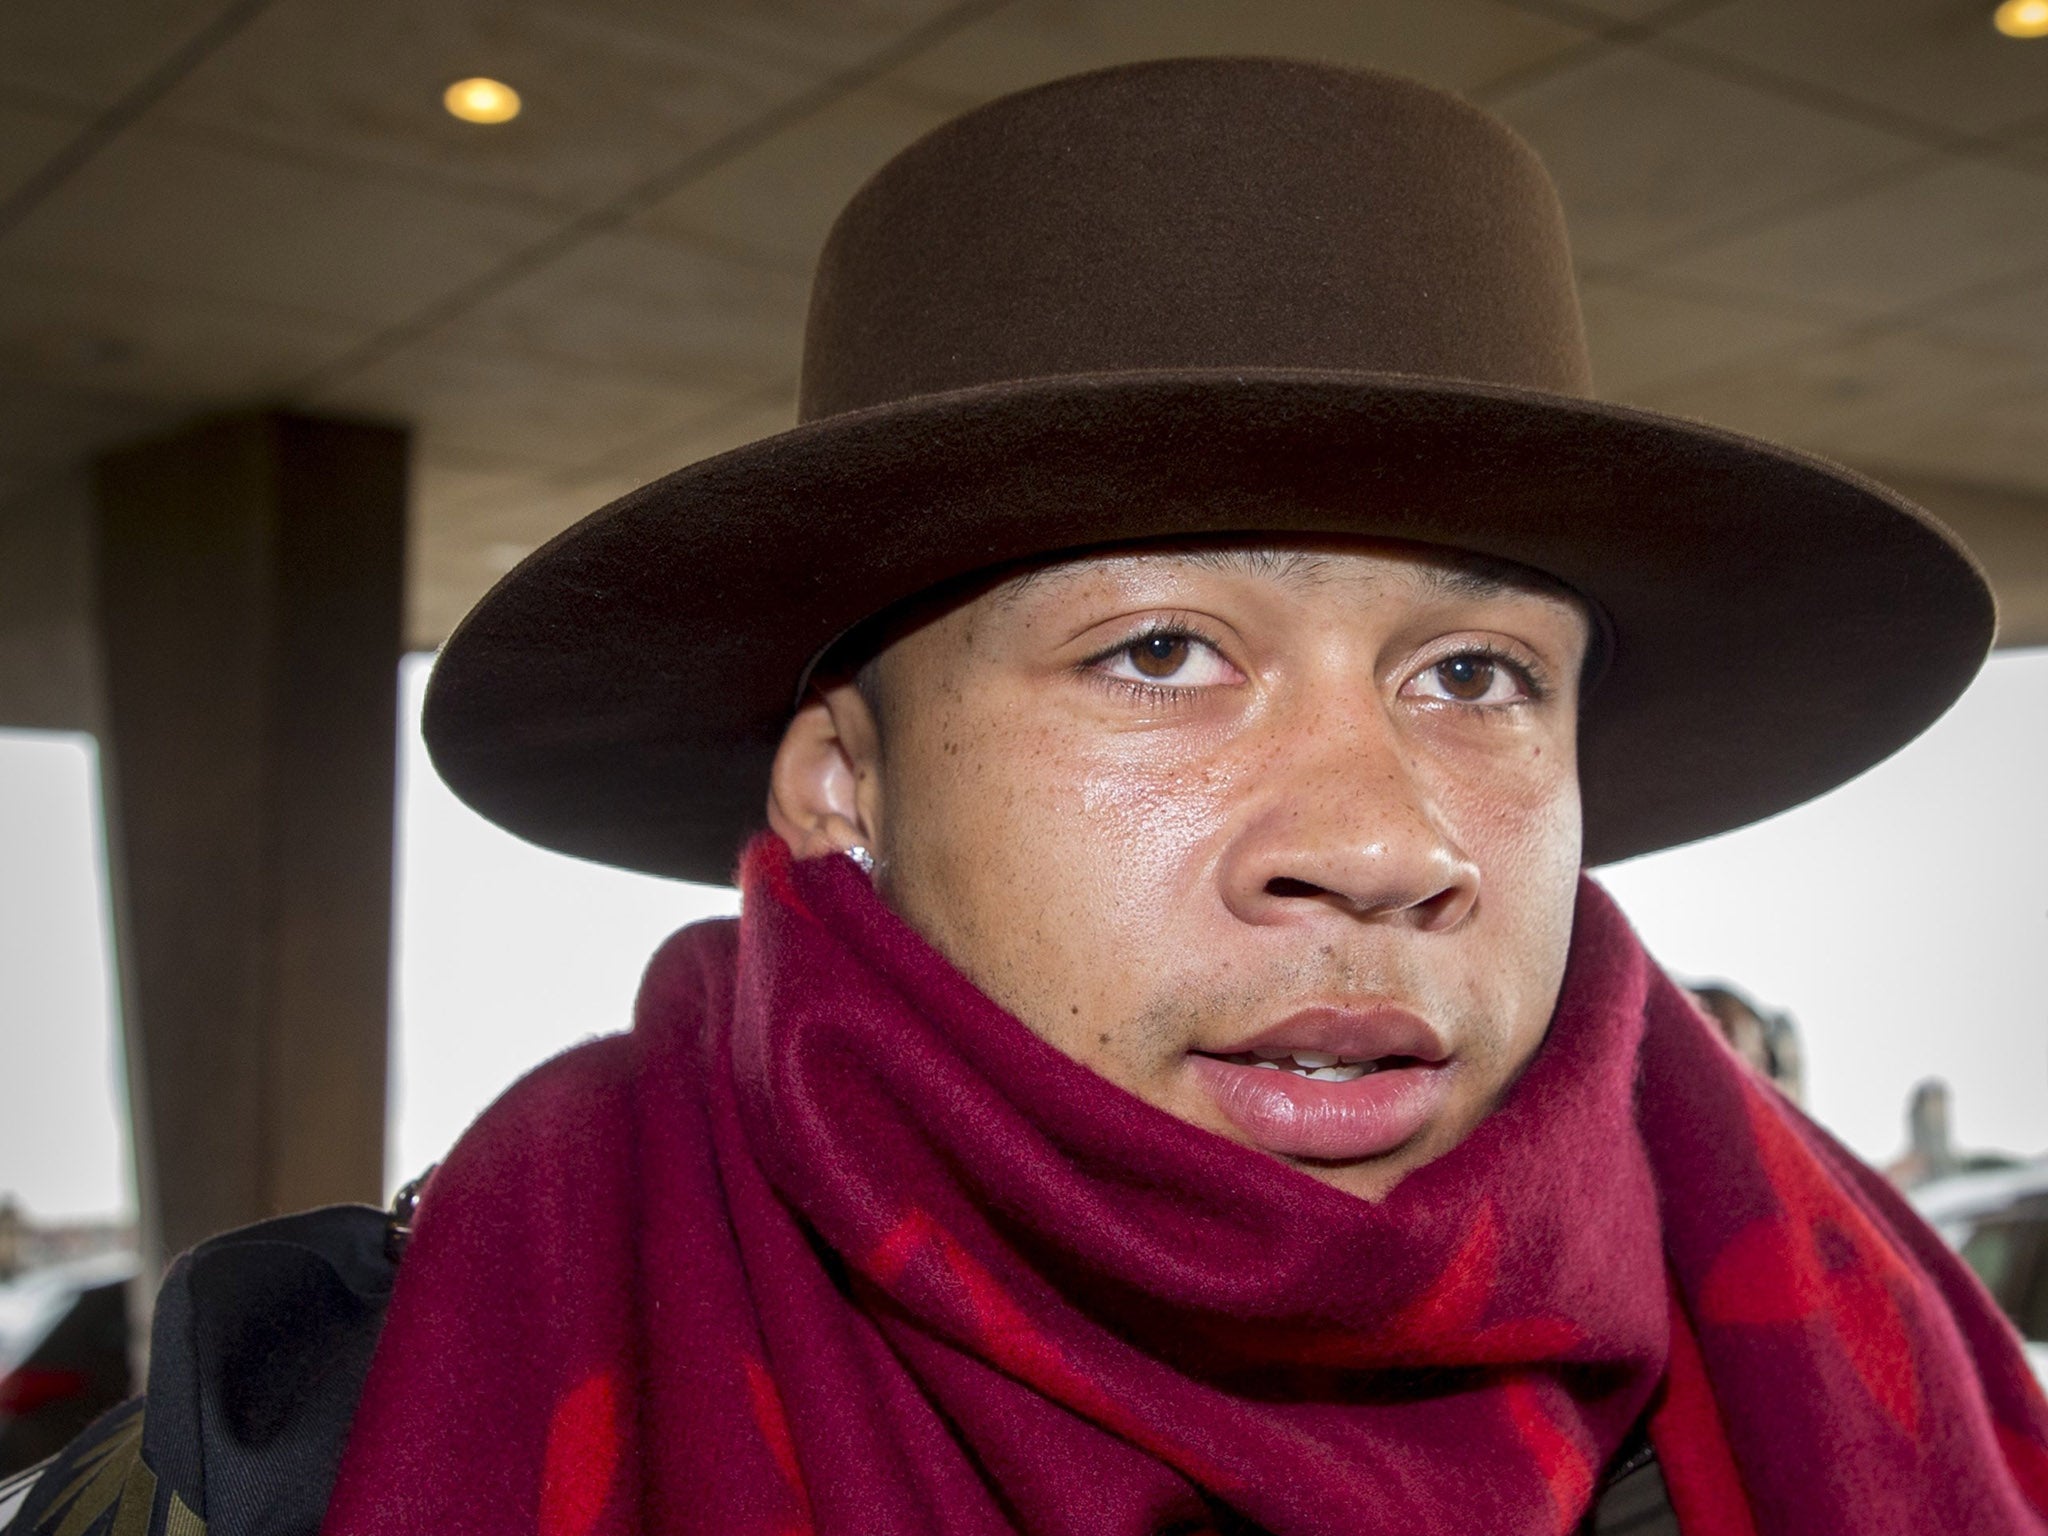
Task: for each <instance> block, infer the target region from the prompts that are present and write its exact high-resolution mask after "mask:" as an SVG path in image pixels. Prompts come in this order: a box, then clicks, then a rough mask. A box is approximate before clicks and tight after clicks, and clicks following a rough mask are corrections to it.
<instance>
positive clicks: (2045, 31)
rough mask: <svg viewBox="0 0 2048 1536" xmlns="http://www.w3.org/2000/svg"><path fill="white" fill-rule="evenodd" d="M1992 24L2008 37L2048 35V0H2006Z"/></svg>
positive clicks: (1994, 14)
mask: <svg viewBox="0 0 2048 1536" xmlns="http://www.w3.org/2000/svg"><path fill="white" fill-rule="evenodd" d="M1991 25H1993V26H1994V27H1996V28H1998V30H1999V31H2001V32H2003V33H2004V34H2005V35H2006V36H2007V37H2048V0H2005V3H2004V4H2003V5H2001V6H1999V8H1998V9H1997V10H1995V11H1993V12H1992V13H1991Z"/></svg>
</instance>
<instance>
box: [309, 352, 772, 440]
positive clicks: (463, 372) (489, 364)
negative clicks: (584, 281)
mask: <svg viewBox="0 0 2048 1536" xmlns="http://www.w3.org/2000/svg"><path fill="white" fill-rule="evenodd" d="M759 382H760V381H759V380H753V381H738V380H733V379H723V380H717V379H710V378H700V379H693V380H684V379H679V378H674V377H667V378H656V377H650V376H649V375H646V374H640V373H633V372H629V371H627V370H625V369H619V368H594V367H586V366H580V365H577V364H573V363H570V362H568V361H567V360H565V359H562V358H548V359H545V360H542V359H538V358H536V357H534V356H532V355H528V354H520V353H516V352H505V351H497V350H490V349H486V348H483V347H470V346H464V345H460V344H458V343H457V342H455V341H452V340H451V341H449V342H448V343H446V344H443V345H438V346H435V347H426V346H420V347H413V348H409V349H407V350H406V351H404V352H401V353H399V354H398V355H397V356H395V357H392V358H389V359H387V360H386V361H384V362H382V363H379V364H377V365H376V366H375V367H373V368H370V369H367V370H366V371H364V372H363V373H362V374H360V375H358V376H356V377H354V378H351V379H349V380H347V381H346V382H345V383H343V384H340V385H338V386H336V387H335V388H333V389H332V390H331V391H328V392H326V393H324V394H323V395H322V396H321V397H320V399H319V401H318V402H317V403H318V404H319V405H320V406H321V407H322V408H326V409H338V410H348V411H368V412H373V413H376V414H380V415H387V416H395V417H398V418H401V419H404V420H409V421H413V422H416V423H418V424H419V428H420V434H421V442H422V444H423V445H426V446H428V447H431V448H432V449H433V450H434V451H437V452H438V451H441V450H443V449H446V450H449V451H453V452H458V453H463V454H467V455H471V456H475V457H483V458H493V459H496V460H497V461H498V462H500V463H502V464H503V465H504V466H506V467H507V468H508V469H516V468H531V469H537V470H558V471H565V470H573V469H574V468H576V467H577V466H580V465H582V464H584V463H585V462H587V461H589V460H592V459H597V458H601V457H603V456H604V455H606V454H609V453H613V452H616V451H618V450H619V449H621V448H624V447H627V446H630V445H632V444H634V443H638V442H641V441H644V440H645V439H647V438H648V437H650V436H651V435H653V434H654V433H656V432H659V431H662V430H665V429H667V428H670V427H673V426H675V425H677V424H679V423H682V422H686V421H689V420H691V419H693V418H695V417H699V416H702V415H704V414H706V413H707V412H710V411H712V410H715V409H717V408H718V407H719V406H720V405H722V404H723V403H724V402H725V401H727V400H728V399H730V398H731V397H732V396H733V395H735V394H737V393H740V392H742V391H744V390H745V389H746V388H748V387H749V386H750V385H758V384H759Z"/></svg>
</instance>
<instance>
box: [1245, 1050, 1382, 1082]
mask: <svg viewBox="0 0 2048 1536" xmlns="http://www.w3.org/2000/svg"><path fill="white" fill-rule="evenodd" d="M1253 1054H1254V1056H1256V1057H1257V1059H1256V1060H1254V1061H1250V1062H1247V1063H1246V1065H1247V1066H1253V1067H1258V1068H1260V1069H1261V1070H1263V1071H1267V1072H1292V1073H1293V1074H1294V1075H1295V1076H1296V1077H1306V1078H1309V1079H1311V1080H1313V1081H1315V1082H1318V1083H1348V1082H1352V1081H1354V1080H1355V1079H1357V1078H1361V1077H1363V1076H1365V1074H1366V1073H1368V1072H1371V1071H1375V1070H1377V1068H1376V1064H1375V1063H1373V1062H1370V1061H1339V1060H1338V1059H1337V1058H1336V1057H1335V1056H1333V1055H1331V1054H1330V1053H1329V1052H1327V1051H1271V1050H1261V1051H1256V1052H1254V1053H1253Z"/></svg>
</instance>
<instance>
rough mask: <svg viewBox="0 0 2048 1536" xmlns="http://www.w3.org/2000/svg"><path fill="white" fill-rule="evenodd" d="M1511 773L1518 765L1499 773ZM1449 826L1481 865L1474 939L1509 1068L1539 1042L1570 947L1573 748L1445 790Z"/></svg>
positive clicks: (1575, 850)
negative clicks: (1482, 956)
mask: <svg viewBox="0 0 2048 1536" xmlns="http://www.w3.org/2000/svg"><path fill="white" fill-rule="evenodd" d="M1504 769H1510V770H1512V771H1503V770H1504ZM1442 803H1443V805H1444V807H1445V810H1446V812H1447V819H1448V820H1449V821H1450V822H1451V823H1452V826H1451V829H1450V830H1451V831H1452V834H1453V836H1454V837H1456V838H1457V840H1458V841H1459V843H1460V845H1461V846H1462V847H1463V848H1464V851H1465V852H1466V853H1467V855H1468V856H1470V857H1471V858H1472V859H1473V860H1474V861H1475V862H1476V863H1477V864H1478V866H1479V869H1480V875H1481V887H1480V903H1481V909H1480V911H1479V913H1478V914H1477V916H1478V920H1477V921H1476V922H1475V923H1474V924H1473V928H1472V933H1471V935H1470V937H1471V940H1472V942H1473V943H1474V944H1475V945H1478V946H1480V947H1482V948H1483V950H1484V952H1485V958H1486V965H1485V968H1484V970H1483V972H1481V973H1480V974H1479V975H1476V976H1475V977H1474V981H1475V983H1476V984H1477V985H1479V986H1481V987H1483V988H1485V989H1486V990H1487V991H1488V992H1489V994H1490V995H1489V996H1488V997H1487V998H1486V999H1484V1004H1483V1005H1484V1006H1485V1007H1486V1008H1488V1009H1489V1010H1490V1011H1491V1014H1492V1017H1493V1020H1494V1023H1495V1028H1496V1030H1497V1035H1496V1040H1495V1044H1496V1045H1497V1047H1498V1049H1499V1051H1500V1054H1501V1060H1500V1067H1501V1070H1502V1071H1503V1072H1504V1073H1512V1072H1514V1071H1517V1070H1519V1068H1520V1067H1521V1066H1522V1065H1523V1064H1524V1063H1526V1061H1527V1059H1528V1058H1529V1057H1530V1056H1531V1055H1533V1054H1534V1053H1535V1050H1536V1048H1537V1046H1538V1045H1539V1044H1541V1042H1542V1039H1543V1034H1544V1030H1545V1028H1546V1027H1547V1026H1548V1024H1549V1021H1550V1015H1551V1012H1552V1010H1553V1009H1554V1008H1555V1006H1556V1002H1557V994H1558V990H1559V988H1560V986H1561V985H1562V983H1563V980H1564V969H1565V962H1566V959H1567V957H1568V954H1569V952H1570V949H1571V933H1572V910H1573V907H1574V905H1575V901H1576V895H1577V887H1578V879H1579V859H1580V849H1581V815H1580V805H1579V786H1578V772H1577V764H1576V760H1575V755H1574V753H1573V752H1572V750H1571V744H1570V743H1565V744H1563V745H1562V746H1560V745H1557V744H1555V743H1545V744H1542V745H1541V746H1540V747H1531V748H1530V749H1528V750H1527V751H1526V752H1525V753H1523V754H1520V755H1519V756H1518V757H1517V758H1516V759H1515V760H1514V761H1512V762H1511V763H1509V764H1504V765H1503V764H1496V765H1495V766H1494V769H1493V771H1489V772H1486V773H1483V774H1473V775H1470V776H1467V777H1464V778H1462V779H1460V780H1459V781H1458V782H1457V783H1456V784H1455V785H1453V786H1450V787H1447V789H1446V791H1445V793H1444V795H1443V799H1442Z"/></svg>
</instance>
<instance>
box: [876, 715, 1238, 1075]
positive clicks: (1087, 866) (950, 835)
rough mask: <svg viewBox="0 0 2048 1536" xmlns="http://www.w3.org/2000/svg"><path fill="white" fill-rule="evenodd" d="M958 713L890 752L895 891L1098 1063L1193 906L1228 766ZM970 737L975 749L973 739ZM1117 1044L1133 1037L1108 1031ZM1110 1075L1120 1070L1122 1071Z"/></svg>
mask: <svg viewBox="0 0 2048 1536" xmlns="http://www.w3.org/2000/svg"><path fill="white" fill-rule="evenodd" d="M1020 718H1028V716H1027V714H1026V712H1025V711H1022V710H1000V709H993V710H987V711H977V712H975V713H974V714H973V715H972V716H969V715H968V714H966V713H965V712H953V713H949V714H947V715H945V716H942V717H940V718H939V720H938V728H937V729H935V730H932V731H923V730H920V732H919V734H918V736H916V737H906V738H905V739H904V740H903V742H902V751H901V753H900V754H899V753H898V752H897V751H895V750H894V748H893V747H892V751H891V757H890V761H889V763H888V765H887V769H886V774H887V782H888V785H889V804H890V807H891V810H890V814H889V820H888V854H889V860H890V863H891V866H892V869H891V877H890V889H889V895H890V899H891V900H892V901H893V902H894V903H895V905H896V906H897V908H898V910H899V911H901V912H902V914H903V915H904V917H905V918H906V919H908V920H909V921H910V922H911V924H912V925H913V926H914V927H916V928H918V929H919V931H920V932H922V933H923V934H924V935H925V936H926V937H927V938H928V939H930V940H931V941H932V942H933V944H934V945H935V946H936V947H937V948H938V949H939V950H940V952H941V953H943V954H944V955H946V957H947V958H948V959H949V960H951V961H952V962H953V963H954V964H955V965H956V966H958V967H959V968H960V969H961V970H962V971H963V972H964V973H965V974H966V975H967V976H968V977H970V978H971V979H972V980H973V981H974V982H975V983H976V984H977V985H979V986H980V987H981V988H982V990H983V991H985V992H987V993H988V994H989V995H990V996H991V997H993V998H994V999H995V1000H996V1001H997V1002H999V1003H1001V1004H1003V1005H1004V1006H1005V1007H1006V1008H1008V1009H1009V1010H1010V1011H1011V1012H1013V1013H1015V1014H1017V1015H1018V1017H1019V1018H1021V1019H1022V1020H1023V1021H1024V1022H1025V1023H1026V1024H1027V1025H1028V1026H1030V1027H1031V1028H1032V1029H1033V1030H1034V1031H1036V1032H1037V1033H1038V1034H1040V1035H1041V1036H1043V1037H1044V1038H1046V1039H1047V1040H1049V1041H1051V1042H1052V1043H1053V1044H1055V1045H1057V1046H1059V1047H1060V1048H1061V1049H1063V1050H1066V1051H1067V1052H1068V1053H1069V1054H1070V1055H1074V1056H1077V1057H1079V1058H1081V1059H1083V1060H1087V1061H1090V1062H1093V1063H1096V1064H1098V1065H1106V1063H1105V1062H1104V1052H1105V1049H1106V1048H1105V1047H1104V1046H1103V1044H1102V1041H1101V1039H1100V1036H1101V1034H1102V1032H1103V1031H1104V1029H1105V1028H1106V1026H1105V1025H1103V1023H1102V1021H1103V1020H1123V1019H1127V1018H1129V1017H1130V1015H1131V1013H1132V1012H1133V1010H1134V1009H1135V1008H1136V1007H1137V1006H1138V1005H1139V1004H1140V1003H1141V1002H1142V1000H1143V999H1145V998H1146V997H1148V996H1150V995H1151V993H1152V992H1153V991H1154V990H1155V986H1156V982H1157V979H1158V978H1156V977H1153V976H1152V975H1151V974H1150V968H1152V967H1156V966H1157V965H1159V964H1161V963H1163V957H1165V958H1170V957H1172V956H1174V955H1176V954H1178V953H1180V951H1179V949H1178V946H1177V945H1175V944H1173V943H1170V942H1169V943H1162V940H1163V939H1166V938H1168V937H1169V936H1170V935H1171V934H1173V933H1174V932H1176V931H1179V930H1181V929H1183V928H1185V926H1186V925H1187V923H1188V922H1189V921H1190V919H1191V918H1193V917H1194V916H1195V914H1194V913H1192V911H1191V907H1192V905H1193V904H1194V903H1196V902H1197V901H1198V900H1199V892H1200V890H1201V888H1202V887H1201V881H1200V870H1201V868H1202V865H1203V861H1204V849H1205V846H1206V843H1207V841H1208V840H1209V838H1210V835H1211V834H1212V833H1213V831H1214V829H1215V828H1216V826H1217V825H1218V824H1219V823H1220V821H1221V819H1222V814H1223V811H1222V808H1223V806H1224V804H1225V802H1226V801H1227V798H1228V796H1229V794H1230V792H1231V788H1232V780H1231V779H1230V778H1229V776H1228V775H1226V774H1223V773H1220V772H1215V771H1209V770H1204V769H1200V768H1189V767H1188V766H1187V764H1186V762H1185V756H1184V749H1183V751H1182V752H1180V753H1176V754H1175V755H1174V758H1173V760H1172V761H1170V762H1169V760H1168V757H1167V753H1166V750H1165V748H1164V747H1163V746H1154V745H1150V744H1148V743H1147V742H1145V741H1144V740H1143V739H1141V738H1126V739H1121V740H1119V739H1114V738H1113V739H1110V740H1107V741H1105V740H1103V739H1102V738H1100V737H1096V736H1091V737H1082V736H1078V735H1072V734H1067V733H1062V732H1059V731H1056V730H1046V729H1038V730H1026V729H1022V728H1019V727H1018V726H1017V725H1016V724H1014V721H1015V720H1017V719H1020ZM969 742H971V743H972V748H971V750H970V749H969V748H968V746H967V745H966V744H967V743H969ZM1111 1034H1112V1041H1111V1046H1112V1047H1114V1046H1115V1045H1117V1044H1118V1043H1119V1042H1118V1040H1117V1038H1116V1032H1115V1031H1111ZM1112 1075H1121V1074H1118V1073H1115V1072H1112Z"/></svg>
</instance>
